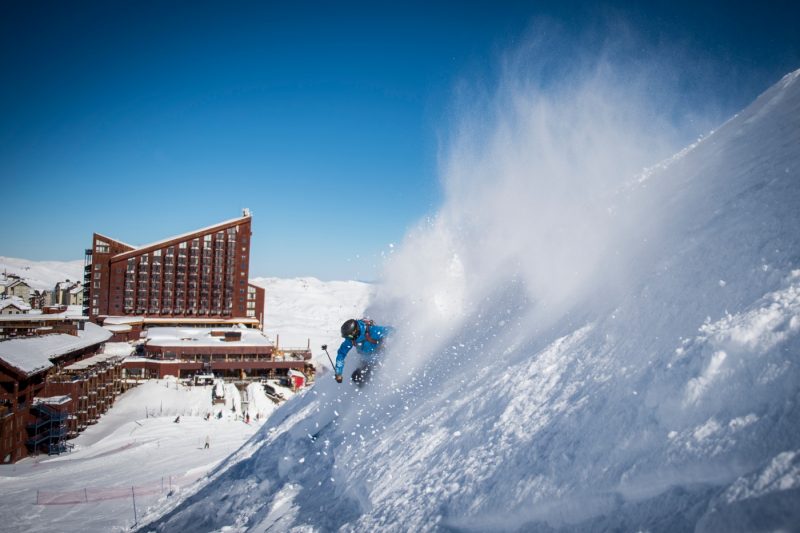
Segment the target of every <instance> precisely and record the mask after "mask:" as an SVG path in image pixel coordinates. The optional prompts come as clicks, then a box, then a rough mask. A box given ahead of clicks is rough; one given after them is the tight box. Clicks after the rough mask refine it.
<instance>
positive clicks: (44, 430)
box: [27, 403, 74, 455]
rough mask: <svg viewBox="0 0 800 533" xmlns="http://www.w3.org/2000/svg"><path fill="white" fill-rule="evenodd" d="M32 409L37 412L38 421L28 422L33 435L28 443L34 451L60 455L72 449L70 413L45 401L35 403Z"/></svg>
mask: <svg viewBox="0 0 800 533" xmlns="http://www.w3.org/2000/svg"><path fill="white" fill-rule="evenodd" d="M31 411H32V412H33V413H34V414H36V421H35V422H32V423H30V424H28V432H29V435H31V436H30V437H29V438H28V442H27V444H28V447H29V448H30V450H31V452H32V453H35V454H38V453H39V452H40V451H45V452H47V454H48V455H59V454H61V453H64V452H67V451H70V450H72V448H73V446H74V445H73V444H71V443H68V442H67V434H68V428H67V420H69V413H67V412H64V411H59V410H57V409H53V408H52V407H50V406H48V405H46V404H44V403H38V404H36V405H34V406H33V407H32V408H31Z"/></svg>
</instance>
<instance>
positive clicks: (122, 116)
mask: <svg viewBox="0 0 800 533" xmlns="http://www.w3.org/2000/svg"><path fill="white" fill-rule="evenodd" d="M642 4H643V5H646V7H641V6H640V7H630V6H626V4H625V3H621V2H611V3H605V4H602V3H600V4H598V3H596V2H592V3H579V2H515V3H509V2H500V1H495V2H464V3H459V4H456V3H451V4H448V3H438V4H437V3H435V2H423V3H412V2H391V3H390V2H368V3H363V4H354V3H343V2H318V3H306V2H280V3H272V2H187V3H183V2H176V1H170V2H159V3H156V2H109V1H103V2H36V1H33V2H31V1H5V2H2V4H0V72H2V80H1V81H2V83H0V177H2V183H3V193H2V198H3V200H2V201H3V206H4V209H3V211H4V215H5V216H4V221H3V231H2V235H3V236H2V240H0V255H4V256H11V257H23V258H27V259H33V260H70V259H79V258H82V254H83V250H84V248H86V247H87V246H89V245H90V239H91V234H92V232H94V231H97V232H100V233H104V234H107V235H109V236H112V237H116V238H119V239H120V240H123V241H125V242H129V243H132V244H146V243H148V242H151V241H155V240H160V239H162V238H164V237H167V236H169V235H173V234H179V233H183V232H185V231H189V230H192V229H195V228H199V227H203V226H207V225H210V224H213V223H216V222H219V221H223V220H227V219H229V218H234V217H236V216H238V214H239V213H240V210H241V208H242V207H249V208H250V209H251V210H252V211H253V213H254V239H253V250H252V252H251V253H252V265H253V267H252V272H251V275H252V276H282V277H294V276H305V275H313V276H317V277H320V278H322V279H372V278H374V277H375V276H376V275H377V273H378V270H379V257H380V253H381V251H383V250H386V249H387V246H388V245H389V243H397V242H399V241H400V240H401V238H402V236H403V235H404V233H405V231H406V229H407V228H408V227H409V226H410V225H412V224H413V223H415V222H416V221H417V220H419V219H420V218H421V217H423V216H425V215H426V214H429V213H433V212H435V210H436V208H437V206H438V205H439V202H440V201H441V191H440V188H439V182H438V177H437V153H438V151H439V149H440V148H441V147H440V139H441V138H442V137H446V136H447V128H448V113H450V111H451V100H452V95H453V91H454V87H455V86H456V85H457V83H459V81H463V80H482V79H483V80H489V83H490V82H491V78H492V76H493V74H494V73H496V70H497V60H498V57H499V56H500V55H501V54H502V53H503V52H504V51H507V50H511V49H513V48H514V47H515V46H518V45H519V43H520V41H521V40H523V39H524V37H525V35H526V32H528V31H529V29H530V27H531V24H532V23H533V22H535V21H536V20H540V19H541V17H546V18H548V19H549V20H552V21H555V22H556V23H558V24H560V25H561V26H562V27H563V28H564V30H565V32H567V33H571V34H573V35H575V36H580V35H581V34H582V33H584V32H590V31H596V30H597V28H598V20H609V19H619V20H622V21H624V22H625V23H626V24H628V25H630V27H632V28H634V29H635V30H636V32H638V33H639V36H638V37H639V39H641V42H642V43H643V44H644V45H646V46H658V45H660V44H663V43H665V42H666V43H675V45H676V46H679V47H680V48H681V49H682V50H683V51H684V53H686V54H688V55H689V56H692V57H701V58H703V61H702V62H701V63H700V64H703V65H705V66H707V67H708V68H707V69H706V68H705V67H704V75H703V76H700V77H699V78H692V79H695V82H688V83H687V85H686V86H685V91H686V102H687V105H688V106H692V105H694V106H698V107H700V106H702V105H703V104H702V102H703V100H704V99H707V98H710V97H711V96H712V95H713V99H714V102H715V105H718V106H720V109H719V111H720V113H722V114H725V113H730V112H735V111H736V110H738V109H739V108H740V107H742V106H743V105H745V104H747V103H748V102H749V101H750V100H751V99H752V98H753V97H755V96H756V95H757V94H758V93H759V92H760V91H762V90H764V89H765V88H766V87H768V86H769V85H771V84H772V83H774V82H775V81H777V79H778V77H780V76H781V75H783V74H784V73H786V72H788V71H789V70H792V69H796V68H800V44H798V41H800V37H798V34H800V31H798V29H797V21H798V20H800V9H798V7H795V6H796V4H797V3H796V2H768V3H765V4H764V5H765V6H769V7H763V8H762V7H758V6H759V5H760V3H756V2H753V3H752V4H750V5H748V4H746V3H731V2H718V3H705V4H702V5H700V6H696V5H695V4H694V3H690V2H686V3H681V2H655V3H647V2H643V3H642ZM632 5H636V3H632ZM600 27H602V25H601V26H600ZM558 52H559V51H558V50H555V51H554V53H558Z"/></svg>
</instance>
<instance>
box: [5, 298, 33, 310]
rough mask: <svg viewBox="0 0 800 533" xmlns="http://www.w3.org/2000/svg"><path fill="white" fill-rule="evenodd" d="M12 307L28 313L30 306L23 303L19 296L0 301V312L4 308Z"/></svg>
mask: <svg viewBox="0 0 800 533" xmlns="http://www.w3.org/2000/svg"><path fill="white" fill-rule="evenodd" d="M12 305H13V306H14V307H16V308H17V309H19V310H20V311H30V310H31V306H30V305H28V304H27V303H25V301H23V300H22V298H20V297H19V296H12V297H11V298H4V299H2V300H0V311H2V310H3V309H5V308H6V307H10V306H12Z"/></svg>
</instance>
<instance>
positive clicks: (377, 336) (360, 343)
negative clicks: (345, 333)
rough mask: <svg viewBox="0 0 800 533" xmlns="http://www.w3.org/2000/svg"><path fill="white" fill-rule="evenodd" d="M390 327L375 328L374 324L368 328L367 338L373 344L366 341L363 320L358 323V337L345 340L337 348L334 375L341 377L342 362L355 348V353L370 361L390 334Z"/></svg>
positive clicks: (365, 327)
mask: <svg viewBox="0 0 800 533" xmlns="http://www.w3.org/2000/svg"><path fill="white" fill-rule="evenodd" d="M392 329H393V328H391V327H390V326H376V325H375V324H373V325H371V326H369V337H370V339H372V340H373V341H375V342H370V341H369V340H367V325H366V324H365V323H364V321H363V320H359V321H358V331H359V335H358V338H357V339H356V340H352V339H345V340H344V342H342V345H341V346H339V352H338V353H337V354H336V374H337V375H340V376H341V375H342V372H344V360H345V358H346V357H347V354H348V352H350V350H351V349H352V348H353V346H355V348H356V351H357V352H358V353H359V354H360V355H361V356H363V357H365V358H367V359H372V358H373V357H375V356H376V355H377V354H378V352H379V351H380V348H381V345H382V344H383V340H384V339H386V337H387V336H388V335H389V334H390V333H391V332H392Z"/></svg>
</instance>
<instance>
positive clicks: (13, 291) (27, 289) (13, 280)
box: [3, 275, 31, 302]
mask: <svg viewBox="0 0 800 533" xmlns="http://www.w3.org/2000/svg"><path fill="white" fill-rule="evenodd" d="M6 282H7V283H6V285H5V288H4V289H3V295H4V296H5V297H6V298H10V297H12V296H17V297H19V298H21V299H22V301H23V302H27V301H28V300H29V299H30V297H31V286H30V285H28V284H27V283H26V282H25V281H24V280H23V279H22V278H19V277H16V276H14V277H12V276H11V275H9V276H8V277H7V278H6Z"/></svg>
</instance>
